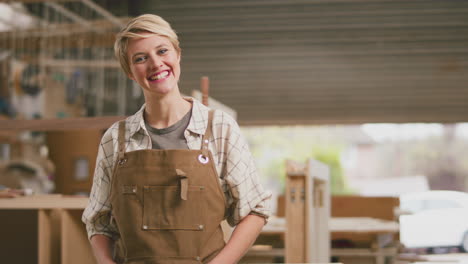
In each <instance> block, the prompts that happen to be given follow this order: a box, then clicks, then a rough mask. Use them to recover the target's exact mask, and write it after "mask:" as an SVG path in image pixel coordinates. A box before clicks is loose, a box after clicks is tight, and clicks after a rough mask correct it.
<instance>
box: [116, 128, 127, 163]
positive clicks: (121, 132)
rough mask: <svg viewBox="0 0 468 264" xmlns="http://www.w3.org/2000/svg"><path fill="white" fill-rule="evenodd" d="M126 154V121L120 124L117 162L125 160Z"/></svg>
mask: <svg viewBox="0 0 468 264" xmlns="http://www.w3.org/2000/svg"><path fill="white" fill-rule="evenodd" d="M124 153H125V120H122V121H120V122H119V156H118V159H117V160H121V159H123V158H124Z"/></svg>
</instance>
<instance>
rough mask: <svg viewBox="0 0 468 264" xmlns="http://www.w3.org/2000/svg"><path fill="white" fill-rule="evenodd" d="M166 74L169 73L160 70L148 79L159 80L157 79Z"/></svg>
mask: <svg viewBox="0 0 468 264" xmlns="http://www.w3.org/2000/svg"><path fill="white" fill-rule="evenodd" d="M167 75H169V72H168V71H163V72H161V73H160V74H158V75H154V76H151V77H150V80H152V81H155V80H159V79H161V78H164V77H166V76H167Z"/></svg>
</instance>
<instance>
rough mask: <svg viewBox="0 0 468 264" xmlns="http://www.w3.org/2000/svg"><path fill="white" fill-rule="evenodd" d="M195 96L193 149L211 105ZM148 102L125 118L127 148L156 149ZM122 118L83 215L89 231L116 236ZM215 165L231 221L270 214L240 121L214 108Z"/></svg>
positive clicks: (103, 147) (102, 149) (107, 143)
mask: <svg viewBox="0 0 468 264" xmlns="http://www.w3.org/2000/svg"><path fill="white" fill-rule="evenodd" d="M186 100H189V101H192V102H193V104H192V105H193V106H192V107H193V108H192V117H191V119H190V123H189V125H188V127H187V129H186V130H185V132H184V135H185V138H186V140H187V145H188V147H189V149H200V147H201V143H202V136H203V134H204V133H205V130H206V127H207V123H208V111H209V108H207V107H206V106H204V105H202V104H201V103H200V102H199V101H197V100H195V99H192V98H186ZM144 108H145V105H143V106H142V107H141V109H140V110H139V111H138V112H136V113H135V114H134V115H132V116H130V117H128V118H127V119H126V121H127V125H126V132H125V140H126V150H125V151H126V152H129V151H135V150H141V149H151V147H152V144H151V138H150V136H149V134H148V131H147V130H146V128H145V123H144V119H143V112H144ZM117 139H118V122H117V123H115V124H113V125H112V126H111V127H110V128H109V129H108V130H107V131H106V133H104V135H103V137H102V139H101V143H100V145H99V151H98V156H97V161H96V168H95V171H94V179H93V187H92V189H91V194H90V198H89V203H88V206H87V207H86V209H85V211H84V213H83V216H82V221H83V222H84V223H85V224H86V229H87V232H88V237H89V238H91V236H93V235H95V234H103V235H106V236H109V237H111V238H113V239H117V238H118V237H119V234H118V230H117V228H116V226H114V225H113V224H111V223H110V222H111V221H110V212H111V210H112V208H111V204H110V201H109V197H110V193H109V192H110V186H111V181H112V175H113V170H114V164H115V162H116V160H117V153H118V140H117ZM209 149H210V151H211V153H212V154H213V159H214V161H215V167H216V171H217V173H218V176H219V181H220V184H221V187H222V190H223V191H224V195H225V197H226V201H227V203H228V204H227V205H226V206H227V208H229V212H228V216H227V221H228V223H229V224H230V225H231V226H234V225H236V224H238V223H239V222H240V221H241V220H242V219H243V218H244V217H245V216H247V215H249V214H256V215H260V216H263V217H264V218H265V220H267V219H268V217H269V215H270V210H269V199H270V198H271V194H269V193H268V192H265V191H264V190H263V188H262V186H261V185H260V183H259V180H258V175H257V170H256V167H255V164H254V160H253V158H252V155H251V153H250V150H249V146H248V144H247V142H246V140H245V138H244V137H243V136H242V135H241V131H240V128H239V126H238V125H237V122H236V121H235V120H234V119H233V118H232V117H230V116H229V115H227V114H226V113H224V112H222V111H219V110H217V111H215V115H214V118H213V137H212V139H211V140H210V142H209Z"/></svg>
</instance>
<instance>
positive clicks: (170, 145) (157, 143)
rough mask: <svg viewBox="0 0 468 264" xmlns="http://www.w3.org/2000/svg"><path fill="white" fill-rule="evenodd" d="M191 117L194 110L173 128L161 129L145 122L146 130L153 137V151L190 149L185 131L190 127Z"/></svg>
mask: <svg viewBox="0 0 468 264" xmlns="http://www.w3.org/2000/svg"><path fill="white" fill-rule="evenodd" d="M191 117H192V109H190V111H188V112H187V114H185V116H184V117H182V119H180V120H179V121H177V122H176V123H175V124H173V125H172V126H169V127H165V128H161V129H158V128H154V127H152V126H150V125H149V124H148V123H147V122H146V120H145V126H146V130H148V132H149V135H150V137H151V142H152V144H153V149H188V145H187V140H186V139H185V136H184V131H185V129H186V128H187V127H188V125H189V123H190V118H191Z"/></svg>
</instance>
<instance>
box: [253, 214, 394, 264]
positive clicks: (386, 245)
mask: <svg viewBox="0 0 468 264" xmlns="http://www.w3.org/2000/svg"><path fill="white" fill-rule="evenodd" d="M329 228H330V234H331V236H332V237H340V236H341V235H349V234H365V235H369V236H371V237H372V238H373V239H372V241H371V245H370V246H369V247H359V248H333V247H332V248H331V256H335V257H340V262H343V263H376V264H383V263H385V258H386V257H389V258H394V257H395V256H396V255H397V248H396V247H394V246H391V245H392V242H394V238H395V235H396V234H398V232H399V225H398V223H397V222H395V221H388V220H382V219H377V218H371V217H331V219H330V222H329ZM285 232H286V220H285V218H282V217H271V219H270V220H269V222H268V224H267V225H266V226H265V227H264V228H263V230H262V232H261V234H260V236H264V235H268V236H271V235H277V237H278V239H281V238H283V237H284V234H285ZM255 254H260V252H249V254H248V255H252V256H254V255H255ZM263 254H264V255H266V254H270V255H273V256H284V249H279V248H273V249H271V250H270V252H263ZM361 257H362V258H366V259H373V261H372V262H366V260H365V259H363V260H359V261H360V262H352V261H349V260H347V258H349V259H351V258H352V259H356V258H357V259H359V258H361Z"/></svg>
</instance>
